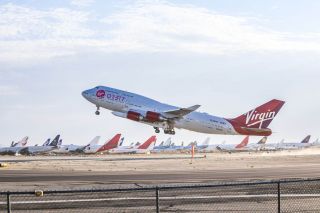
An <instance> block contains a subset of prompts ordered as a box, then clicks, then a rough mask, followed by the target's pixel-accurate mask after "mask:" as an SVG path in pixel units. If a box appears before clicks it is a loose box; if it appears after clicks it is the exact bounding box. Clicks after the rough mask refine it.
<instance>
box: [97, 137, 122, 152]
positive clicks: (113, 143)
mask: <svg viewBox="0 0 320 213" xmlns="http://www.w3.org/2000/svg"><path fill="white" fill-rule="evenodd" d="M120 137H121V134H116V135H115V136H114V137H113V138H112V139H111V140H109V141H107V142H106V143H104V144H103V145H102V146H101V147H100V148H99V149H98V151H97V152H103V151H107V150H109V149H113V148H117V147H118V144H119V140H120Z"/></svg>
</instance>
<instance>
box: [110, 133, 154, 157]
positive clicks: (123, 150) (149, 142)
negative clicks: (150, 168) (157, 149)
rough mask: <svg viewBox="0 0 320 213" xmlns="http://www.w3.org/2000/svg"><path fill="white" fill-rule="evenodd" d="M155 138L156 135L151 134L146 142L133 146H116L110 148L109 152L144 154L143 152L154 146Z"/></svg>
mask: <svg viewBox="0 0 320 213" xmlns="http://www.w3.org/2000/svg"><path fill="white" fill-rule="evenodd" d="M156 140H157V138H156V136H151V137H150V138H149V139H148V140H147V141H146V142H144V143H143V144H141V145H139V146H136V147H134V148H122V147H118V148H114V149H110V150H109V153H117V154H124V153H127V154H145V153H148V152H150V151H151V150H152V149H153V148H154V145H155V143H156Z"/></svg>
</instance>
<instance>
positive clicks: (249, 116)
mask: <svg viewBox="0 0 320 213" xmlns="http://www.w3.org/2000/svg"><path fill="white" fill-rule="evenodd" d="M284 103H285V102H284V101H280V100H276V99H273V100H271V101H269V102H268V103H265V104H263V105H261V106H259V107H257V108H255V109H253V110H251V111H249V112H247V113H245V114H243V115H240V116H239V117H237V118H234V119H231V120H232V121H235V122H236V123H238V124H239V125H241V126H243V127H250V128H259V129H265V128H267V127H268V126H269V124H270V123H271V121H272V120H273V119H274V118H275V117H276V115H277V113H278V112H279V111H280V109H281V107H282V106H283V104H284Z"/></svg>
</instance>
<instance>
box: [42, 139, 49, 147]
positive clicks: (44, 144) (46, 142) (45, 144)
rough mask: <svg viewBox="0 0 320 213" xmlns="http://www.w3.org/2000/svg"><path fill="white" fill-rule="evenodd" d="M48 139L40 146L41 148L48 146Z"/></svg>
mask: <svg viewBox="0 0 320 213" xmlns="http://www.w3.org/2000/svg"><path fill="white" fill-rule="evenodd" d="M50 140H51V139H50V138H48V139H47V140H46V141H45V142H44V143H43V144H42V146H48V145H49V143H50Z"/></svg>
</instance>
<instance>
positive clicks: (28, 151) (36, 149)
mask: <svg viewBox="0 0 320 213" xmlns="http://www.w3.org/2000/svg"><path fill="white" fill-rule="evenodd" d="M47 141H48V140H47ZM47 141H46V142H47ZM46 142H45V143H44V144H43V146H27V147H24V148H23V149H21V150H20V151H19V154H21V155H36V154H44V153H48V152H51V151H53V150H55V149H58V144H59V143H61V142H62V139H60V135H57V136H56V137H55V138H54V139H53V140H52V141H51V142H50V143H49V144H48V145H46V144H47V143H46Z"/></svg>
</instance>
